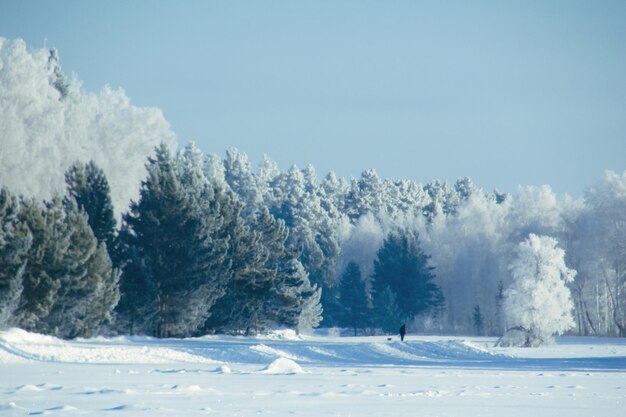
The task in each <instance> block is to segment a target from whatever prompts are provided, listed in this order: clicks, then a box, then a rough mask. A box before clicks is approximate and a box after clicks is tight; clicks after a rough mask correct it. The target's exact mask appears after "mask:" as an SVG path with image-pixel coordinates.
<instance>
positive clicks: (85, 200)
mask: <svg viewBox="0 0 626 417" xmlns="http://www.w3.org/2000/svg"><path fill="white" fill-rule="evenodd" d="M65 183H66V184H67V191H68V194H69V196H70V197H71V198H73V199H74V200H75V201H76V204H77V205H78V208H79V209H80V210H82V211H84V212H85V213H86V214H87V216H88V221H89V226H90V227H91V230H92V231H93V234H94V235H95V236H96V239H98V242H104V243H106V245H107V248H108V249H109V251H111V250H112V249H113V242H114V239H115V229H116V221H115V216H114V212H113V203H112V202H111V189H110V187H109V183H108V181H107V178H106V176H105V175H104V171H102V169H100V168H99V167H98V166H97V165H96V164H95V163H94V162H93V161H90V162H88V163H87V164H81V163H79V162H76V163H74V164H73V165H72V166H71V167H70V168H69V169H68V170H67V172H66V173H65Z"/></svg>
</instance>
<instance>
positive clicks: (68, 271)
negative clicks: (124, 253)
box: [38, 200, 119, 338]
mask: <svg viewBox="0 0 626 417" xmlns="http://www.w3.org/2000/svg"><path fill="white" fill-rule="evenodd" d="M55 201H56V200H53V204H55ZM64 206H65V213H64V217H63V226H62V229H61V230H59V232H61V233H62V235H61V236H59V235H57V236H56V237H55V238H58V239H60V240H61V242H63V243H64V247H62V249H63V250H64V254H63V257H62V259H61V263H60V264H59V265H57V266H56V267H57V268H59V270H57V271H54V270H52V271H51V272H52V273H54V275H53V276H54V278H55V279H56V280H58V282H59V288H58V290H57V291H56V294H55V297H54V303H53V305H52V307H51V309H50V311H49V313H48V315H47V316H45V317H42V318H40V322H41V324H42V326H40V328H39V329H38V330H43V331H44V333H48V334H54V335H56V336H60V337H64V338H74V337H77V336H81V337H88V336H93V335H95V334H97V333H98V331H99V330H100V326H102V325H104V324H108V323H109V322H110V321H111V312H112V311H113V309H114V308H115V306H116V305H117V303H118V301H119V289H118V280H119V272H118V271H117V270H115V269H113V267H112V264H111V260H110V258H109V255H108V253H107V250H106V247H105V245H104V244H103V243H99V242H98V240H97V239H96V237H95V236H94V234H93V232H92V230H91V228H90V227H89V223H88V222H87V217H86V215H85V214H84V213H83V212H82V211H80V210H79V209H78V207H77V205H76V203H74V202H70V203H66V204H64ZM49 210H57V207H56V206H55V205H49Z"/></svg>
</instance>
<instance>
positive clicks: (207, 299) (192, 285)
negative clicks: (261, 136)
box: [119, 144, 229, 337]
mask: <svg viewBox="0 0 626 417" xmlns="http://www.w3.org/2000/svg"><path fill="white" fill-rule="evenodd" d="M196 168H198V167H196V166H195V165H194V164H193V163H191V165H189V166H187V167H186V168H185V167H182V168H181V164H179V163H178V162H177V161H176V160H175V159H174V158H173V157H172V156H171V154H170V151H169V149H168V148H167V146H165V145H164V144H162V145H161V146H159V147H158V148H156V151H155V156H154V157H153V158H149V160H148V165H147V171H148V178H147V179H146V180H145V181H144V182H143V183H142V187H141V190H140V199H139V201H138V202H137V203H134V202H133V203H132V204H131V210H130V212H129V213H128V214H126V215H125V216H124V221H125V224H126V227H127V229H128V233H125V235H124V236H125V238H126V239H127V241H126V242H125V244H126V245H127V246H128V247H129V249H127V251H128V253H129V254H130V255H132V257H131V258H130V260H129V262H128V263H127V264H126V266H125V268H124V274H123V275H122V288H136V287H137V286H140V287H141V286H143V287H144V289H145V290H146V294H147V295H150V296H154V297H155V298H154V299H153V300H146V301H144V302H142V303H141V304H143V305H144V306H147V305H150V304H153V305H154V311H155V315H154V323H153V324H152V326H151V327H152V333H151V334H154V335H156V336H158V337H172V336H188V335H191V334H194V333H195V332H196V331H197V330H198V329H199V328H200V327H201V326H202V325H203V324H204V322H205V320H206V318H207V317H208V315H209V311H210V309H211V307H212V306H213V305H214V303H215V302H216V301H217V299H219V297H221V296H222V295H223V294H224V286H225V283H226V281H227V280H228V273H229V272H228V265H226V264H225V263H224V261H225V256H226V251H227V249H228V238H227V237H224V236H223V235H222V222H223V218H222V214H223V213H222V210H223V207H222V199H221V191H220V190H219V189H215V188H213V187H212V186H211V185H210V184H209V182H208V181H203V177H202V176H201V175H200V176H199V175H197V174H198V173H201V172H202V169H201V168H200V169H196ZM190 170H192V171H193V172H190ZM138 274H139V276H137V275H138ZM126 280H131V282H129V283H125V282H124V281H126ZM182 300H185V302H181V301H182ZM127 302H132V300H127V301H126V300H125V301H124V304H123V305H122V306H121V307H122V308H121V309H120V310H119V312H120V313H121V312H122V311H125V312H128V313H132V312H133V308H132V307H129V306H128V305H127ZM125 321H126V322H129V321H132V319H130V318H126V320H125Z"/></svg>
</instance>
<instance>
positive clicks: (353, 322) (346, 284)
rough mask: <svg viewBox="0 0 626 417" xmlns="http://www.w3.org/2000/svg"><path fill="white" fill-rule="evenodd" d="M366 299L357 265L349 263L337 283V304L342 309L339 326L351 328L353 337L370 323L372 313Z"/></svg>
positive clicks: (365, 291) (363, 282)
mask: <svg viewBox="0 0 626 417" xmlns="http://www.w3.org/2000/svg"><path fill="white" fill-rule="evenodd" d="M368 298H369V297H368V294H367V290H366V288H365V281H364V280H363V278H362V277H361V270H360V269H359V265H357V264H356V263H355V262H349V263H348V265H347V266H346V269H345V270H344V271H343V274H342V275H341V280H340V281H339V303H340V306H341V309H342V311H341V313H340V316H339V317H340V318H341V321H340V325H341V326H342V327H350V328H352V329H353V330H354V335H355V336H356V335H357V330H358V329H364V328H366V327H368V326H369V325H370V323H371V318H372V317H371V316H372V312H371V309H370V307H369V300H368Z"/></svg>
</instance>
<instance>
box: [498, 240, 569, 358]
mask: <svg viewBox="0 0 626 417" xmlns="http://www.w3.org/2000/svg"><path fill="white" fill-rule="evenodd" d="M557 244H558V242H557V241H556V240H555V239H554V238H551V237H549V236H537V235H535V234H532V233H531V234H530V235H529V236H528V238H527V239H526V240H525V241H523V242H521V243H520V244H519V245H518V248H517V256H516V257H515V258H514V259H513V261H512V262H511V264H510V266H509V268H510V270H511V275H512V276H513V283H512V284H511V285H510V286H509V287H508V288H507V289H506V291H505V299H504V311H505V314H506V319H507V323H508V325H509V326H514V327H517V328H519V329H523V331H524V332H525V335H526V337H525V340H524V342H523V344H524V346H537V345H540V344H543V343H547V342H549V341H550V340H551V338H552V336H554V335H560V334H562V333H563V332H565V331H567V330H569V329H571V328H572V327H574V324H575V323H574V318H573V315H572V310H573V308H574V304H573V303H572V298H571V294H570V290H569V289H568V288H567V286H566V284H568V283H571V282H572V280H573V278H574V276H575V275H576V271H574V270H573V269H570V268H568V267H567V266H566V265H565V259H564V258H565V252H564V251H563V250H562V249H560V248H558V247H557Z"/></svg>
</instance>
